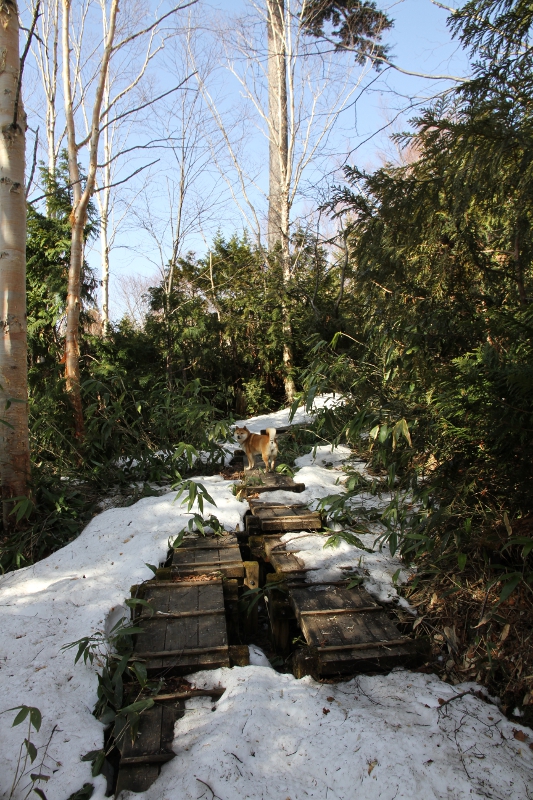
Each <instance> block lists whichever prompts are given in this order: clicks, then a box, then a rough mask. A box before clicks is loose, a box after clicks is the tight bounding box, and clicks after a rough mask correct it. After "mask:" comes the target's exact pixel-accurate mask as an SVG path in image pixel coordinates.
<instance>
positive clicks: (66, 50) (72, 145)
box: [0, 0, 118, 439]
mask: <svg viewBox="0 0 533 800" xmlns="http://www.w3.org/2000/svg"><path fill="white" fill-rule="evenodd" d="M0 2H1V0H0ZM62 2H63V20H62V37H61V38H62V50H63V93H64V97H65V119H66V127H67V142H68V168H69V179H70V183H71V186H72V195H73V202H72V212H71V215H70V225H71V248H70V266H69V273H68V293H67V334H66V341H65V379H66V388H67V392H68V393H69V395H70V398H71V401H72V406H73V409H74V431H75V434H76V437H77V438H78V439H82V438H83V436H84V422H83V408H82V402H81V385H80V345H79V336H80V330H79V328H80V311H81V278H82V269H83V244H84V230H85V224H86V222H87V208H88V206H89V202H90V200H91V197H92V196H93V193H94V188H95V181H96V169H97V164H98V144H99V141H100V125H101V120H100V115H101V111H102V100H103V97H104V92H105V85H106V80H107V76H108V71H109V60H110V58H111V53H112V50H113V40H114V38H115V25H116V16H117V13H118V0H112V1H111V8H110V12H109V27H108V34H107V37H106V39H105V42H104V52H103V55H102V63H101V66H100V73H99V77H98V85H97V88H96V93H95V99H94V104H93V109H92V116H91V126H90V133H89V136H88V144H89V167H88V170H87V180H86V182H85V187H84V188H83V190H82V187H81V175H80V168H79V164H78V152H79V150H80V147H81V146H82V145H81V144H78V143H77V142H76V124H75V118H74V104H73V86H72V80H71V72H70V7H71V0H62Z"/></svg>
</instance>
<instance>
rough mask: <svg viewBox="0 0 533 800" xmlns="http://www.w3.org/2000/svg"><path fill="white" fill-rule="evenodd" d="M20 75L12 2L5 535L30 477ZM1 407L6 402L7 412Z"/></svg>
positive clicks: (3, 144)
mask: <svg viewBox="0 0 533 800" xmlns="http://www.w3.org/2000/svg"><path fill="white" fill-rule="evenodd" d="M19 75H20V57H19V21H18V9H17V4H16V2H15V0H0V128H1V135H0V301H1V304H2V314H1V324H2V329H1V337H2V339H1V344H0V420H1V421H0V438H1V448H0V476H1V483H2V500H3V517H4V529H9V528H10V527H11V526H12V525H13V522H14V520H13V517H10V516H9V514H10V511H11V510H12V506H13V504H12V503H11V502H9V500H10V498H13V497H20V496H23V495H27V494H28V481H29V476H30V448H29V434H28V372H27V356H28V354H27V333H26V324H27V323H26V196H25V187H24V167H25V131H26V116H25V114H24V110H23V108H22V99H21V97H20V92H18V91H17V89H18V86H19ZM16 105H17V108H15V106H16ZM15 120H16V121H15ZM6 401H11V405H10V406H9V408H7V409H6V408H5V405H6ZM5 423H7V424H5Z"/></svg>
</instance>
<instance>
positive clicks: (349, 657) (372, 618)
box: [288, 583, 420, 677]
mask: <svg viewBox="0 0 533 800" xmlns="http://www.w3.org/2000/svg"><path fill="white" fill-rule="evenodd" d="M288 599H289V602H290V605H291V607H292V609H293V611H294V615H295V617H296V620H297V622H298V624H299V626H300V630H301V631H302V633H303V635H304V638H305V640H306V642H307V644H308V647H307V648H305V649H304V650H302V651H300V653H298V654H297V655H296V657H295V659H294V666H295V669H294V671H295V674H296V676H297V677H302V675H303V674H314V675H315V676H317V677H331V676H334V675H346V674H350V673H355V672H364V671H369V670H384V669H392V668H393V667H395V666H406V665H412V664H413V663H415V662H418V661H419V660H420V655H419V647H418V644H417V643H416V642H415V640H414V639H409V638H408V637H406V636H402V635H401V634H400V632H399V631H398V628H397V626H396V624H395V622H394V620H392V619H391V618H390V617H389V613H388V612H387V610H386V609H385V608H384V607H383V606H380V604H379V603H377V602H376V601H375V600H374V598H373V597H372V596H371V595H370V594H369V593H368V592H367V591H366V590H365V589H363V588H362V587H360V586H358V587H353V588H352V589H348V588H347V586H346V585H345V586H342V585H331V584H330V585H328V584H326V583H325V584H321V585H316V586H315V585H313V584H300V585H293V586H291V587H289V588H288Z"/></svg>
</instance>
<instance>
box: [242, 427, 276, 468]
mask: <svg viewBox="0 0 533 800" xmlns="http://www.w3.org/2000/svg"><path fill="white" fill-rule="evenodd" d="M235 438H236V439H237V441H238V442H239V444H240V445H241V447H242V449H243V450H244V452H245V453H246V455H247V456H248V466H247V467H245V469H253V468H254V466H255V459H254V456H255V454H256V453H261V455H262V456H263V461H264V462H265V467H266V471H267V472H270V467H271V465H272V469H274V465H275V463H276V456H277V455H278V444H277V442H276V429H275V428H267V429H266V435H265V434H261V433H252V432H251V431H249V430H248V428H235Z"/></svg>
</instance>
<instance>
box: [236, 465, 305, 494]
mask: <svg viewBox="0 0 533 800" xmlns="http://www.w3.org/2000/svg"><path fill="white" fill-rule="evenodd" d="M235 487H236V491H237V496H238V497H240V498H244V497H248V496H249V495H255V494H264V493H265V492H277V491H280V490H281V491H284V492H303V491H304V490H305V483H296V482H295V481H294V480H293V479H292V478H291V477H289V476H288V475H280V474H279V473H277V472H260V471H259V470H249V471H247V472H246V475H245V479H244V481H242V482H241V483H237V484H235Z"/></svg>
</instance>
